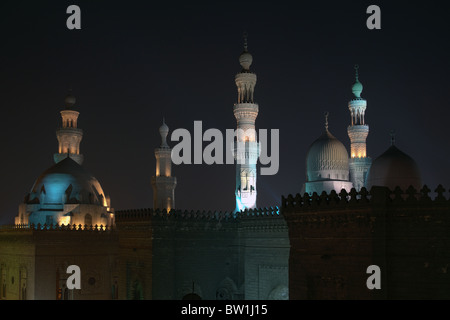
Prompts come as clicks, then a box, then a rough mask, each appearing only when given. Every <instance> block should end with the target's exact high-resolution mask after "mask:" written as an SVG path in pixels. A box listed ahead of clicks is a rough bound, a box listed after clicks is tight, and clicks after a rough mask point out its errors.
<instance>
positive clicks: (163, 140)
mask: <svg viewBox="0 0 450 320" xmlns="http://www.w3.org/2000/svg"><path fill="white" fill-rule="evenodd" d="M168 133H169V127H168V126H167V124H166V122H165V120H164V118H163V124H162V125H161V127H159V134H160V135H161V148H168V147H169V145H168V144H167V135H168Z"/></svg>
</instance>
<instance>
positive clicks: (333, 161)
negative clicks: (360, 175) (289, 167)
mask: <svg viewBox="0 0 450 320" xmlns="http://www.w3.org/2000/svg"><path fill="white" fill-rule="evenodd" d="M306 174H307V179H308V181H310V182H312V181H323V180H342V181H348V178H349V160H348V152H347V149H346V148H345V146H344V145H343V144H342V142H340V141H339V140H338V139H337V138H335V137H334V136H333V135H332V134H331V133H330V132H329V131H328V130H326V131H325V133H324V134H323V135H322V136H321V137H320V138H319V139H317V140H316V141H315V142H314V143H313V144H312V145H311V146H310V147H309V150H308V154H307V157H306Z"/></svg>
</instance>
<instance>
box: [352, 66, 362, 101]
mask: <svg viewBox="0 0 450 320" xmlns="http://www.w3.org/2000/svg"><path fill="white" fill-rule="evenodd" d="M362 91H363V85H362V83H361V82H359V66H358V65H355V84H354V85H353V87H352V92H353V94H354V95H355V97H356V98H358V99H360V98H361V93H362Z"/></svg>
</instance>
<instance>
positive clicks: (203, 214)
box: [115, 207, 279, 222]
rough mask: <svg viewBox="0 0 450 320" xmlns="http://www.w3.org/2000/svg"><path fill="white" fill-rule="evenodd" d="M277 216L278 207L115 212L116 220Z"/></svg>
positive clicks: (223, 218) (220, 219)
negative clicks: (233, 210)
mask: <svg viewBox="0 0 450 320" xmlns="http://www.w3.org/2000/svg"><path fill="white" fill-rule="evenodd" d="M277 216H279V208H278V207H274V208H273V207H270V208H259V209H246V210H243V211H240V212H228V211H225V212H222V211H199V210H197V211H194V210H191V211H188V210H184V211H183V210H176V209H172V210H170V211H167V210H166V209H163V210H160V209H151V208H150V209H131V210H119V211H117V212H116V213H115V219H116V222H123V221H136V220H142V221H144V220H149V219H153V218H157V219H166V220H216V221H222V220H236V219H245V218H252V217H277Z"/></svg>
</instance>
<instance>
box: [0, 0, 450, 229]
mask: <svg viewBox="0 0 450 320" xmlns="http://www.w3.org/2000/svg"><path fill="white" fill-rule="evenodd" d="M392 2H394V1H389V2H385V1H370V2H369V1H333V2H322V1H308V2H304V1H271V2H267V1H252V2H247V1H222V2H216V1H202V2H192V1H183V2H180V1H177V2H171V1H161V2H159V3H155V2H153V1H134V0H130V1H120V2H118V1H116V2H115V1H99V0H96V1H79V0H75V1H56V0H54V1H33V2H31V1H29V2H25V1H14V2H11V3H5V2H4V1H2V2H1V4H0V12H1V19H0V38H1V47H0V48H1V50H0V58H1V59H0V63H1V68H0V104H1V110H2V114H1V117H0V122H1V125H0V139H1V140H0V141H1V147H2V156H1V157H0V161H1V165H0V177H1V183H0V194H1V201H0V224H4V223H13V221H14V220H13V217H14V216H15V215H16V214H17V212H18V205H19V203H21V202H22V201H23V198H24V196H25V194H26V193H27V192H29V191H30V189H31V187H32V185H33V183H34V181H35V180H36V179H37V177H38V176H39V175H40V174H41V173H42V172H43V171H44V170H46V169H47V168H49V167H50V166H52V165H53V154H54V153H55V152H56V151H57V146H58V143H57V140H56V134H55V130H56V129H57V128H58V127H59V126H60V114H59V112H60V111H61V110H62V109H63V107H64V98H65V96H66V95H67V93H68V90H69V88H72V89H73V94H74V95H75V96H76V98H77V110H78V111H79V112H80V113H81V114H80V117H79V121H78V127H79V128H81V129H83V130H84V138H83V141H82V143H81V153H82V154H83V155H84V157H85V161H84V164H83V165H84V166H85V167H86V169H87V170H88V171H90V172H91V173H92V174H93V175H94V176H95V177H96V178H97V179H98V180H99V181H100V183H101V185H102V187H103V189H104V191H105V193H106V194H109V195H110V196H111V201H112V206H113V207H114V208H115V209H116V210H119V209H135V208H149V207H152V203H153V202H152V197H153V193H152V188H151V184H150V179H151V176H153V175H154V174H155V157H154V149H155V148H156V147H158V146H159V143H160V137H159V133H158V128H159V126H160V125H161V123H162V118H163V117H165V119H166V123H167V125H168V126H169V127H170V129H171V131H172V130H174V129H177V128H186V129H188V130H189V131H190V132H193V125H194V121H195V120H201V121H203V129H204V130H206V129H208V128H217V129H220V130H223V131H225V130H226V129H234V128H236V120H235V118H234V115H233V104H234V103H236V102H237V89H236V86H235V83H234V76H235V75H236V73H238V72H239V71H240V69H241V68H240V66H239V62H238V57H239V55H240V54H241V52H242V51H243V39H242V34H243V32H244V31H246V32H247V33H248V46H249V51H250V52H251V53H252V55H253V65H252V67H251V70H252V71H253V72H255V73H256V74H257V76H258V83H257V85H256V90H255V100H256V102H257V103H258V104H259V108H260V112H259V116H258V118H257V121H256V126H257V129H280V170H279V173H278V174H277V175H276V176H258V181H257V190H258V206H260V207H265V206H275V205H279V204H280V200H281V196H282V195H285V196H286V195H288V194H296V193H298V192H300V191H301V187H302V184H303V183H304V181H305V157H306V152H307V150H308V147H309V146H310V144H311V143H312V142H313V141H314V140H315V139H317V138H318V137H319V136H320V135H321V134H322V132H323V130H324V113H325V112H326V111H328V112H330V118H329V122H330V131H331V132H332V133H333V134H334V135H335V136H336V137H337V138H338V139H340V140H341V141H342V142H343V143H344V144H345V145H346V146H347V149H348V150H350V143H349V138H348V136H347V126H348V125H349V124H350V113H349V110H348V101H349V100H350V99H351V98H352V93H351V86H352V84H353V83H354V69H353V66H354V65H355V64H359V66H360V81H361V82H362V84H363V85H364V91H363V93H362V97H363V98H365V99H367V101H368V109H367V112H366V122H367V123H368V124H369V125H370V135H369V138H368V140H367V148H368V155H369V156H370V157H372V158H373V159H375V158H376V157H378V156H379V155H381V154H382V153H383V152H384V151H385V150H386V149H387V148H388V147H389V146H390V136H389V132H390V130H395V131H396V132H397V135H396V145H397V146H398V147H399V148H400V149H401V150H403V151H404V152H405V153H407V154H409V155H410V156H412V157H413V158H414V159H415V160H416V161H417V163H418V165H419V167H420V169H421V173H422V177H423V182H424V183H425V184H427V185H429V187H430V188H431V189H433V190H434V189H435V188H436V186H437V185H438V184H443V185H444V187H446V188H447V189H448V188H450V166H449V165H448V159H449V158H448V157H449V153H450V152H449V147H450V145H449V142H448V140H449V132H448V130H447V129H448V126H449V123H448V119H449V115H450V111H449V109H450V92H449V88H450V80H449V79H450V78H449V71H450V62H449V58H448V57H449V50H448V49H449V44H448V33H449V31H450V28H449V19H448V13H447V11H446V10H445V7H442V6H443V5H444V3H443V2H442V1H439V2H437V1H436V2H434V1H420V2H417V3H416V2H410V1H395V4H393V3H392ZM71 4H77V5H79V6H80V8H81V26H82V29H81V30H68V29H67V28H66V19H67V18H68V17H69V15H68V14H66V8H67V7H68V6H69V5H71ZM371 4H377V5H379V6H380V8H381V26H382V29H381V30H368V29H367V27H366V20H367V18H368V17H369V15H368V14H366V9H367V7H368V6H369V5H371ZM169 135H170V133H169ZM170 144H171V145H172V146H173V145H174V144H175V142H170ZM206 144H207V143H205V145H206ZM173 175H174V176H176V177H177V180H178V185H177V188H176V190H175V198H176V206H177V207H178V208H180V209H187V210H191V209H194V210H197V209H199V210H218V211H219V210H221V211H227V210H233V209H234V207H235V198H234V190H235V167H234V166H233V165H222V166H220V165H214V166H207V165H181V166H173Z"/></svg>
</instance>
